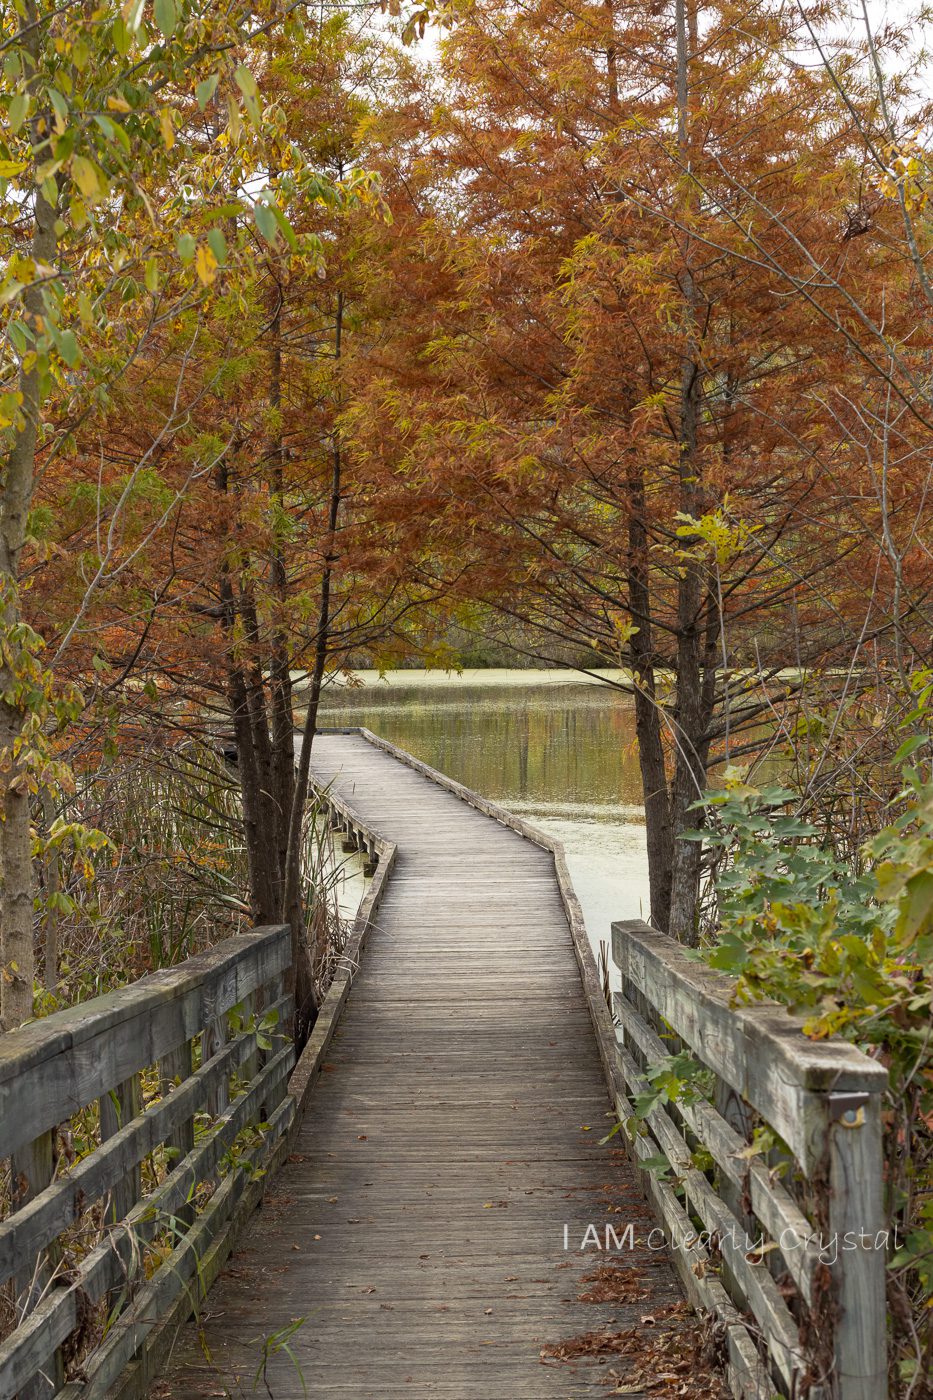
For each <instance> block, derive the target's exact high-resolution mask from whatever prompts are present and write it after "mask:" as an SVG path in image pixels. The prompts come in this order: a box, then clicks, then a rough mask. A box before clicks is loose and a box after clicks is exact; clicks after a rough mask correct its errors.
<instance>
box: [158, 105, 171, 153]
mask: <svg viewBox="0 0 933 1400" xmlns="http://www.w3.org/2000/svg"><path fill="white" fill-rule="evenodd" d="M159 130H160V131H161V132H162V140H163V141H164V142H165V149H166V150H167V151H170V150H171V149H172V147H173V146H174V144H175V128H174V127H173V126H172V114H171V112H170V111H169V109H168V107H163V108H162V110H161V112H160V113H159Z"/></svg>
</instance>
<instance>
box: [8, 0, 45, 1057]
mask: <svg viewBox="0 0 933 1400" xmlns="http://www.w3.org/2000/svg"><path fill="white" fill-rule="evenodd" d="M36 18H37V16H36V11H35V6H34V5H27V6H26V9H25V13H24V17H23V20H22V26H23V29H24V30H29V31H31V38H30V40H29V41H28V42H27V43H26V45H25V47H27V49H31V51H32V52H33V54H34V56H35V54H36V53H37V45H38V42H39V41H38V28H37V26H36V24H35V21H36ZM43 120H44V119H43ZM43 139H44V137H43V135H42V134H41V133H40V132H39V129H38V117H37V118H35V119H34V121H33V140H34V145H35V147H36V148H38V147H40V146H41V144H42V141H43ZM56 249H57V245H56V238H55V210H54V209H53V208H52V206H51V205H50V204H49V203H48V201H47V200H46V198H45V196H44V195H43V194H42V192H41V190H39V189H37V191H36V205H35V213H34V221H33V235H32V258H33V262H34V264H36V265H37V266H38V265H42V266H44V267H51V266H53V265H54V262H55V256H56ZM23 310H24V319H25V320H26V322H27V324H28V325H29V327H30V329H31V330H32V331H33V333H34V334H35V335H36V336H37V337H40V336H41V334H42V331H41V325H42V317H43V314H44V311H45V308H44V305H43V301H42V290H41V287H40V286H39V283H38V278H37V276H36V274H34V275H33V281H32V283H31V285H30V286H29V287H28V288H27V290H26V291H25V292H24V293H23ZM19 391H20V394H21V395H22V402H21V406H20V411H21V413H22V416H23V423H22V426H21V427H19V428H17V429H16V430H15V431H14V435H13V445H12V447H11V449H10V452H9V455H8V457H7V460H6V463H5V465H4V471H3V487H2V496H0V634H2V638H3V652H4V656H5V658H6V661H5V664H4V665H3V666H2V667H0V694H3V695H4V696H5V697H6V698H5V699H4V700H3V701H0V809H2V825H0V878H2V881H3V899H2V909H0V918H2V930H0V1025H2V1026H3V1028H4V1029H6V1030H9V1029H12V1028H13V1027H15V1026H19V1025H21V1024H22V1023H23V1021H26V1020H28V1019H29V1017H30V1016H31V1015H32V1009H33V983H34V979H35V949H34V946H33V936H34V933H33V930H34V922H35V910H34V877H33V868H32V829H31V820H30V817H31V814H30V795H29V789H28V781H27V774H26V772H25V770H24V767H23V765H22V763H21V762H20V760H19V758H18V756H17V754H16V746H17V743H18V741H19V740H20V739H21V737H22V735H23V730H24V727H25V725H26V723H27V721H28V718H29V714H28V708H27V704H26V702H25V701H21V700H20V699H19V696H18V694H17V692H18V690H19V687H20V686H21V685H22V684H23V682H24V680H25V678H26V673H28V671H29V670H30V669H31V667H32V666H33V665H34V658H33V656H32V655H31V654H30V653H29V651H28V649H27V647H26V645H25V643H24V642H23V641H21V640H18V639H17V637H16V629H18V628H19V626H20V624H21V623H22V613H21V610H20V605H19V562H20V555H21V553H22V549H23V544H24V543H25V539H26V522H27V519H28V516H29V510H30V506H31V504H32V492H33V481H34V478H35V467H36V446H37V444H38V440H39V414H40V411H41V402H42V388H41V369H40V366H39V365H38V364H37V363H35V362H33V364H32V365H31V366H30V368H28V369H23V370H21V372H20V377H19ZM20 663H21V664H20ZM24 689H26V690H28V685H26V686H25V687H24Z"/></svg>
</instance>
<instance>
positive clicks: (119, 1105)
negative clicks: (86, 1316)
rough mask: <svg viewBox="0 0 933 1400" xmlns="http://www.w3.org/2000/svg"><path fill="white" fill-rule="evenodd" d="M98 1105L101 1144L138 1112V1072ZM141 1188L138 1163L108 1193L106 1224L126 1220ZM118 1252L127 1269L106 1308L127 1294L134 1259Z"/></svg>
mask: <svg viewBox="0 0 933 1400" xmlns="http://www.w3.org/2000/svg"><path fill="white" fill-rule="evenodd" d="M98 1104H99V1107H100V1140H101V1143H104V1142H106V1141H107V1139H108V1138H112V1137H113V1135H114V1134H115V1133H118V1132H119V1131H120V1129H121V1128H125V1127H126V1125H127V1123H129V1122H130V1120H131V1119H132V1118H135V1117H136V1115H137V1114H138V1113H139V1112H141V1110H142V1092H141V1088H140V1082H139V1075H138V1074H132V1075H130V1077H129V1079H125V1080H124V1081H123V1083H122V1084H119V1085H118V1086H117V1087H116V1089H111V1090H110V1092H109V1093H108V1094H104V1095H103V1096H102V1098H100V1099H99V1100H98ZM142 1190H143V1185H142V1170H141V1168H140V1165H139V1163H137V1164H136V1165H135V1166H132V1167H130V1169H129V1171H128V1172H127V1173H126V1175H125V1176H123V1177H122V1178H121V1179H120V1180H119V1181H118V1182H117V1183H116V1185H115V1186H114V1187H113V1189H112V1190H111V1192H110V1200H109V1203H108V1206H107V1211H106V1214H105V1217H104V1218H105V1220H106V1222H107V1224H109V1225H118V1224H119V1223H120V1221H121V1220H125V1219H126V1217H127V1216H128V1215H129V1213H130V1211H131V1210H132V1209H133V1207H134V1206H135V1204H136V1202H137V1201H138V1200H139V1198H140V1197H141V1195H142ZM118 1252H119V1255H120V1257H121V1259H122V1260H123V1267H124V1268H125V1270H126V1287H125V1288H113V1289H111V1290H110V1292H109V1294H108V1307H110V1308H111V1309H113V1308H114V1307H116V1306H117V1304H118V1303H119V1301H120V1299H121V1297H123V1298H124V1302H125V1301H126V1299H128V1298H129V1296H130V1287H129V1284H130V1269H131V1267H132V1263H133V1260H132V1257H131V1253H130V1251H129V1250H127V1249H120V1250H119V1251H118Z"/></svg>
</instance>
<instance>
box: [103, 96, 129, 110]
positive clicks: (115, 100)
mask: <svg viewBox="0 0 933 1400" xmlns="http://www.w3.org/2000/svg"><path fill="white" fill-rule="evenodd" d="M107 106H108V107H109V108H110V110H111V112H132V110H133V109H132V107H131V106H130V104H129V103H128V102H127V100H126V98H125V97H108V98H107Z"/></svg>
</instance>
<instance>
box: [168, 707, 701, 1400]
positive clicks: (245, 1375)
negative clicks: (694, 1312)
mask: <svg viewBox="0 0 933 1400" xmlns="http://www.w3.org/2000/svg"><path fill="white" fill-rule="evenodd" d="M380 743H381V741H378V740H375V739H374V738H373V736H367V735H366V734H365V733H361V732H359V731H357V732H351V733H325V734H322V735H319V736H318V738H317V739H316V740H315V745H314V772H315V777H316V780H317V781H319V782H321V783H323V784H332V785H333V790H334V791H335V792H336V793H337V794H338V795H339V796H340V797H341V798H342V799H343V800H344V801H345V802H346V803H347V804H349V805H350V806H351V807H352V808H353V809H354V810H355V811H356V812H357V813H358V815H359V817H360V820H361V821H362V822H364V823H365V824H367V825H368V826H369V827H370V828H372V829H374V830H375V831H377V832H379V833H381V834H382V835H383V836H384V837H386V838H387V839H388V840H390V841H392V842H394V843H395V844H396V845H397V847H398V854H397V857H396V861H395V866H394V869H393V871H392V875H391V878H390V880H389V883H388V887H387V890H386V892H385V894H384V897H383V900H382V903H381V905H380V907H379V911H378V915H377V919H376V926H375V927H374V929H373V933H372V936H371V938H370V940H369V942H368V945H367V948H366V951H365V953H364V955H363V960H362V966H361V968H360V970H359V972H358V974H357V976H356V978H355V979H354V982H353V985H352V989H351V991H350V995H349V998H348V1000H347V1003H346V1008H345V1010H344V1013H343V1017H342V1020H341V1022H340V1024H339V1026H338V1029H337V1031H336V1034H335V1036H334V1039H333V1042H332V1044H331V1046H330V1049H329V1051H328V1052H327V1060H326V1063H325V1065H324V1069H323V1072H322V1074H321V1076H320V1080H319V1082H318V1085H317V1087H316V1089H315V1091H314V1094H313V1097H312V1099H311V1102H310V1105H309V1108H308V1111H307V1113H306V1115H305V1119H304V1122H303V1125H302V1127H301V1129H300V1131H299V1133H298V1136H297V1140H296V1150H295V1151H294V1153H293V1154H292V1156H291V1157H290V1158H289V1161H288V1164H287V1165H286V1167H285V1168H284V1169H283V1170H282V1171H281V1173H280V1174H279V1176H278V1177H277V1178H276V1180H275V1181H274V1182H271V1183H270V1185H269V1188H268V1192H267V1195H266V1200H265V1204H264V1206H263V1208H262V1210H261V1212H260V1213H259V1214H258V1215H257V1217H256V1219H255V1220H254V1222H253V1224H252V1226H251V1227H250V1229H249V1230H248V1231H247V1233H246V1235H245V1236H244V1239H243V1242H242V1245H241V1247H240V1249H239V1250H238V1251H237V1254H236V1255H235V1256H234V1259H233V1261H232V1263H231V1264H230V1265H229V1266H228V1268H227V1269H226V1270H225V1272H224V1274H223V1275H222V1277H221V1279H220V1280H219V1281H218V1283H217V1285H216V1286H215V1288H214V1289H213V1290H212V1292H211V1294H210V1295H209V1297H208V1300H207V1306H206V1312H205V1314H204V1316H203V1317H202V1333H201V1336H202V1340H201V1341H199V1340H198V1338H197V1337H196V1335H195V1329H194V1328H193V1327H189V1328H187V1329H185V1332H184V1333H183V1334H182V1336H181V1337H180V1339H179V1344H178V1346H177V1347H176V1354H175V1360H174V1366H173V1368H171V1369H170V1371H169V1373H168V1375H167V1377H166V1379H165V1380H163V1381H161V1382H159V1383H158V1385H157V1387H156V1388H155V1389H154V1392H153V1393H154V1394H157V1395H161V1396H172V1397H178V1398H179V1400H181V1397H188V1396H192V1397H193V1396H216V1395H223V1394H225V1393H229V1394H230V1395H234V1396H236V1395H239V1394H241V1393H242V1394H244V1395H249V1394H252V1393H253V1385H254V1379H255V1377H256V1374H257V1367H258V1366H259V1365H260V1361H261V1358H262V1353H263V1339H264V1338H270V1337H273V1336H275V1335H276V1334H281V1333H282V1332H283V1330H284V1329H287V1328H288V1327H289V1325H290V1324H291V1323H292V1321H293V1320H295V1319H298V1318H303V1319H304V1321H303V1322H302V1323H301V1324H300V1326H298V1327H297V1328H296V1329H295V1330H294V1332H293V1333H292V1334H291V1335H290V1336H289V1337H288V1348H289V1352H290V1353H291V1355H289V1354H288V1352H286V1351H285V1350H282V1349H272V1354H271V1355H270V1357H269V1360H268V1365H267V1367H266V1379H267V1381H268V1385H269V1393H271V1394H272V1395H273V1396H274V1400H300V1397H302V1396H303V1395H304V1394H305V1393H307V1395H309V1396H311V1397H318V1396H320V1397H330V1396H334V1397H337V1396H343V1397H350V1396H353V1397H356V1398H357V1400H394V1397H398V1396H409V1397H418V1400H421V1397H428V1396H432V1397H439V1400H552V1397H553V1398H554V1400H576V1397H580V1398H581V1400H582V1397H584V1396H596V1395H600V1396H604V1395H606V1394H607V1390H606V1379H607V1372H608V1370H609V1368H610V1366H613V1367H614V1370H615V1373H616V1375H620V1374H621V1373H624V1371H625V1366H624V1363H623V1362H621V1361H620V1358H619V1357H618V1356H616V1357H612V1356H611V1355H609V1356H605V1355H604V1356H601V1357H597V1358H595V1359H593V1358H589V1357H583V1358H580V1359H578V1360H575V1361H559V1362H554V1361H552V1360H551V1359H550V1358H549V1357H545V1358H543V1359H542V1355H541V1352H542V1348H545V1347H548V1346H549V1345H555V1344H557V1345H559V1344H560V1343H562V1342H564V1341H566V1340H568V1339H571V1338H575V1337H577V1336H579V1335H581V1334H585V1333H590V1332H594V1331H601V1330H603V1329H605V1328H612V1329H613V1330H616V1329H618V1330H624V1329H625V1328H627V1327H632V1326H633V1325H635V1326H638V1325H639V1323H640V1319H641V1318H642V1317H643V1316H644V1315H645V1314H647V1313H651V1314H658V1313H659V1312H660V1310H663V1309H665V1307H666V1306H670V1305H674V1304H676V1303H678V1301H679V1299H680V1296H681V1295H680V1294H679V1292H678V1290H677V1288H676V1286H675V1284H674V1282H673V1279H672V1275H671V1271H670V1268H669V1265H668V1262H667V1259H666V1256H665V1255H664V1254H663V1253H661V1252H658V1251H651V1250H649V1249H648V1248H647V1246H646V1245H645V1243H644V1241H645V1240H646V1239H647V1236H648V1234H649V1232H650V1231H651V1229H652V1225H653V1220H652V1219H651V1217H650V1216H649V1214H648V1212H647V1208H646V1207H645V1205H644V1202H643V1199H642V1196H641V1192H640V1189H639V1187H638V1184H637V1182H636V1181H635V1180H634V1177H633V1174H632V1169H631V1167H630V1166H629V1163H628V1160H627V1158H626V1156H625V1153H624V1152H623V1151H622V1150H621V1149H620V1148H618V1147H616V1146H614V1145H613V1144H609V1145H606V1146H600V1143H599V1139H600V1138H601V1137H602V1136H603V1133H604V1131H605V1130H606V1128H607V1126H608V1124H609V1123H610V1121H611V1120H610V1118H609V1116H608V1115H609V1113H610V1100H609V1094H608V1090H607V1085H606V1079H605V1076H604V1071H603V1066H602V1065H601V1063H600V1056H599V1053H598V1049H597V1038H596V1036H595V1035H594V1027H593V1021H592V1019H591V1012H590V1004H589V1003H588V999H587V996H586V995H585V992H584V985H583V981H581V975H580V966H579V963H578V958H582V960H583V961H584V962H585V959H586V956H587V954H588V951H589V950H588V949H586V950H581V949H580V944H579V940H580V935H581V930H582V925H579V926H578V927H575V928H574V929H572V928H571V922H569V921H568V914H569V916H570V919H571V920H572V921H573V922H574V923H575V924H576V923H577V922H578V920H579V914H578V911H577V910H576V908H575V901H574V900H573V896H572V893H571V892H570V891H569V886H568V888H567V889H566V890H565V892H564V897H563V898H562V891H561V887H560V883H559V880H558V873H557V870H556V869H555V856H554V854H553V853H552V851H550V850H548V849H545V848H543V847H542V846H541V845H538V844H535V843H534V842H533V841H531V840H529V839H526V838H525V837H523V836H522V835H520V834H519V832H518V831H516V830H513V829H511V828H510V826H508V825H506V824H505V822H504V821H503V820H501V819H500V820H496V819H494V817H492V816H490V815H487V814H486V811H482V810H480V807H485V808H486V809H488V811H496V810H498V809H494V808H493V807H492V805H491V804H486V803H483V802H482V799H479V798H474V797H473V795H468V796H469V797H470V798H471V799H472V800H471V801H465V800H463V797H462V796H461V795H460V792H459V790H458V788H457V785H455V784H450V783H449V782H448V781H447V780H439V781H432V779H431V777H430V776H429V774H430V770H424V771H418V767H417V766H412V764H411V762H410V761H409V762H401V761H399V758H398V757H396V756H395V753H393V752H389V751H386V747H385V746H380ZM442 783H445V784H446V785H445V786H442V785H441V784H442ZM501 815H502V816H505V814H501ZM514 825H515V826H518V827H520V828H521V827H522V824H521V823H518V822H515V823H514ZM558 866H559V860H558ZM568 900H569V904H568V902H567V901H568ZM574 935H576V940H577V956H575V946H574V943H575V940H574ZM584 936H585V935H584ZM590 959H591V955H590ZM584 973H585V975H586V980H587V981H588V982H589V984H590V992H591V994H592V993H593V973H592V967H591V966H590V968H589V969H587V968H586V967H584ZM596 994H597V995H598V988H597V989H596ZM603 1005H604V1004H603ZM600 1019H601V1016H600V1013H599V1012H598V1010H597V1021H599V1020H600ZM630 1222H631V1223H632V1224H633V1226H634V1236H635V1238H636V1239H637V1240H639V1241H640V1242H641V1243H640V1245H639V1247H638V1248H636V1249H635V1250H634V1251H629V1250H628V1249H626V1250H624V1251H623V1252H622V1253H620V1254H618V1255H616V1256H615V1258H614V1262H615V1263H616V1264H617V1265H618V1268H619V1272H618V1274H616V1275H614V1284H613V1288H612V1290H611V1291H612V1293H613V1294H614V1295H615V1297H616V1299H617V1300H616V1301H611V1302H608V1303H597V1302H584V1301H582V1300H581V1299H580V1297H579V1295H580V1294H581V1293H586V1292H587V1291H592V1283H590V1284H589V1285H588V1284H587V1283H586V1282H585V1279H586V1276H587V1275H588V1274H592V1273H593V1271H594V1268H596V1267H598V1265H599V1264H600V1263H601V1256H600V1255H599V1254H598V1253H597V1252H596V1250H595V1248H589V1249H587V1250H585V1251H581V1249H580V1248H579V1246H580V1243H581V1241H582V1239H583V1237H584V1233H585V1232H586V1230H587V1227H589V1226H591V1225H592V1226H595V1227H596V1233H597V1234H598V1236H599V1238H600V1240H601V1241H603V1242H604V1241H605V1238H606V1236H605V1228H606V1226H607V1225H611V1226H613V1227H614V1228H615V1231H616V1234H617V1235H619V1236H623V1237H624V1227H625V1226H627V1225H628V1224H629V1223H630ZM593 1238H594V1236H593V1235H590V1236H589V1240H590V1243H592V1240H593ZM610 1238H611V1237H610ZM565 1243H566V1244H568V1245H569V1248H565ZM597 1291H599V1290H597ZM268 1349H269V1348H267V1350H268ZM570 1350H571V1351H572V1350H574V1349H573V1348H570ZM208 1357H210V1360H208V1359H207V1358H208ZM305 1387H307V1390H306V1391H305ZM262 1392H263V1386H262V1381H261V1380H260V1383H259V1390H258V1392H257V1393H260V1394H261V1393H262ZM628 1393H629V1394H630V1395H632V1396H634V1397H635V1400H637V1395H638V1392H637V1391H632V1392H628Z"/></svg>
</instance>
